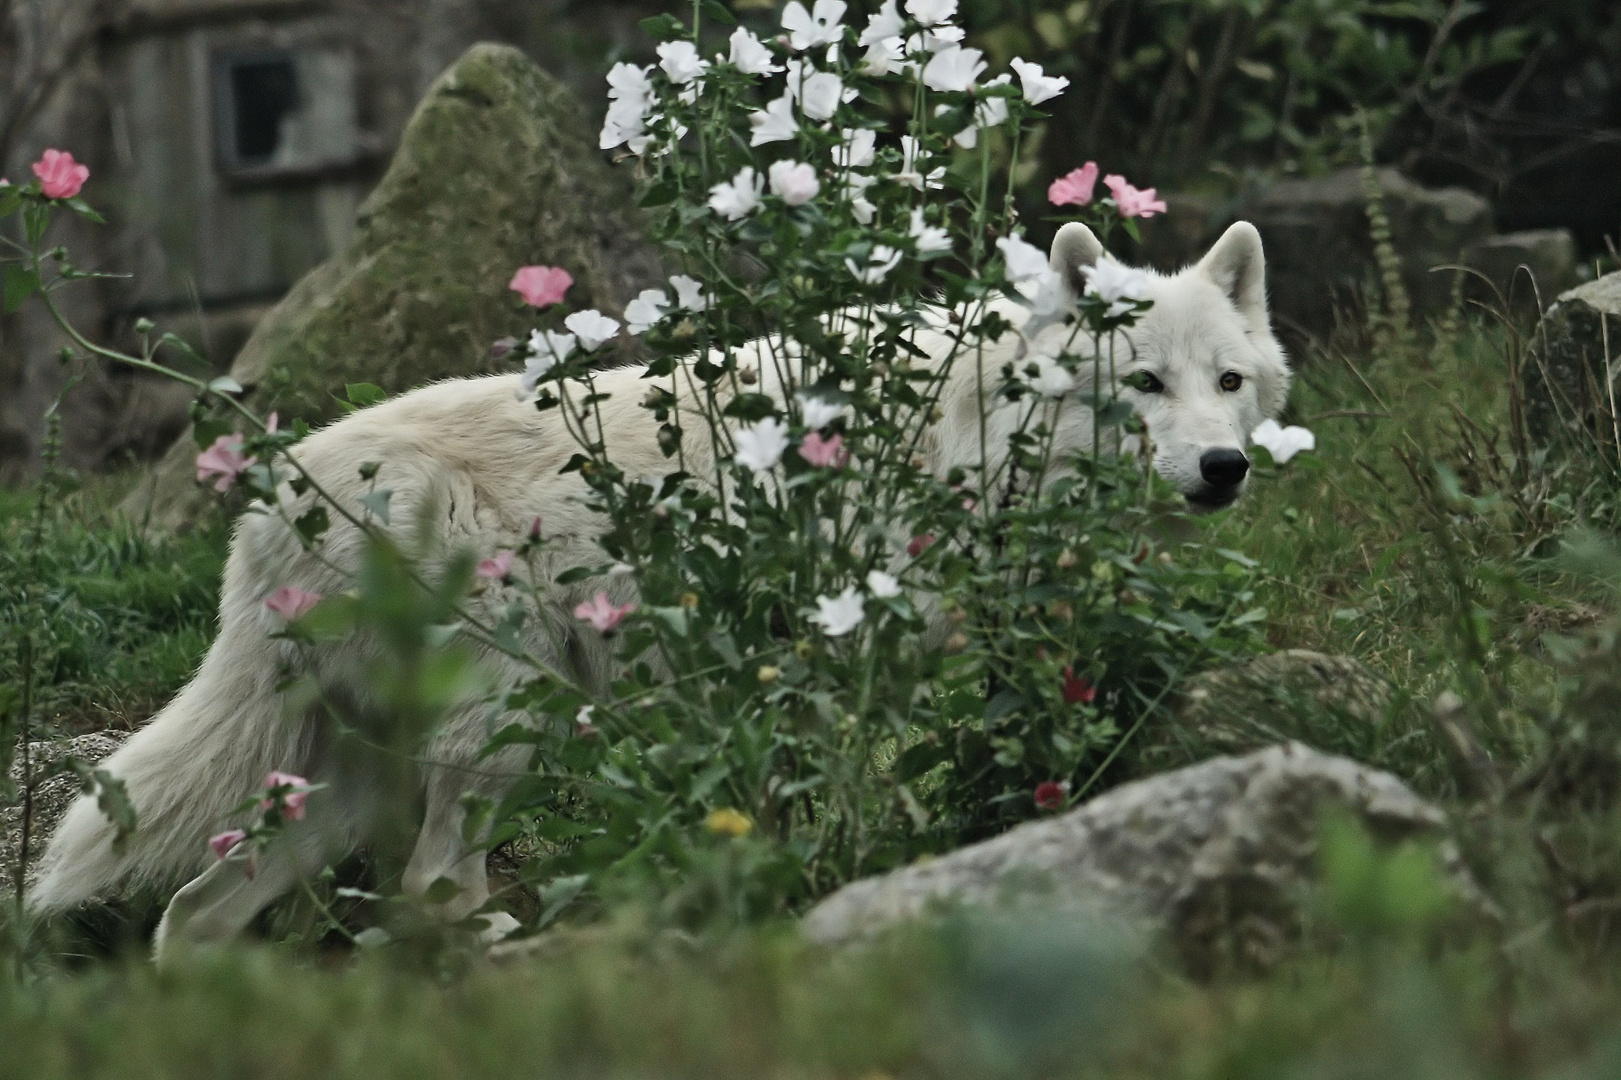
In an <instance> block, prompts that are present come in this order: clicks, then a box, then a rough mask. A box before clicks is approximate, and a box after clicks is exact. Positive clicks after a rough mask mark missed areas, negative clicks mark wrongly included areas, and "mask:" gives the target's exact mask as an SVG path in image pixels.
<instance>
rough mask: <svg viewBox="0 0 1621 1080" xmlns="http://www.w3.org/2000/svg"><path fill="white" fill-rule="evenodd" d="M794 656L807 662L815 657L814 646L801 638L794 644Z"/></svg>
mask: <svg viewBox="0 0 1621 1080" xmlns="http://www.w3.org/2000/svg"><path fill="white" fill-rule="evenodd" d="M794 655H795V656H797V657H799V658H800V659H801V660H809V659H810V658H811V657H812V656H814V655H816V646H814V645H812V644H811V643H810V642H808V641H806V640H804V639H803V638H801V639H800V640H799V641H796V642H794Z"/></svg>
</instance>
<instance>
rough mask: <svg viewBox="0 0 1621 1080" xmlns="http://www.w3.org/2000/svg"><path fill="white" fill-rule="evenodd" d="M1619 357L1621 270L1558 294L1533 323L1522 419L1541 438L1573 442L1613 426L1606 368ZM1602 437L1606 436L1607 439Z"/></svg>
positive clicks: (1608, 431)
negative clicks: (1534, 323) (1539, 319)
mask: <svg viewBox="0 0 1621 1080" xmlns="http://www.w3.org/2000/svg"><path fill="white" fill-rule="evenodd" d="M1617 356H1621V271H1617V272H1615V273H1613V274H1605V275H1604V276H1603V277H1601V278H1599V279H1598V280H1596V281H1589V282H1588V283H1587V284H1585V285H1578V286H1577V287H1576V288H1574V289H1571V290H1570V291H1568V292H1564V293H1561V294H1560V295H1559V299H1558V300H1557V301H1556V302H1555V303H1554V305H1553V306H1552V307H1550V308H1549V309H1548V312H1547V314H1545V315H1544V316H1543V317H1542V322H1541V323H1539V324H1538V326H1537V329H1536V333H1535V334H1534V335H1533V337H1532V340H1531V347H1530V349H1529V350H1528V356H1527V362H1526V365H1525V376H1524V378H1525V420H1526V426H1527V427H1528V428H1529V429H1530V431H1531V434H1532V435H1533V436H1535V437H1536V438H1537V439H1539V440H1542V441H1544V442H1551V441H1555V440H1558V439H1559V438H1561V437H1565V438H1571V439H1575V440H1576V444H1577V446H1578V447H1582V446H1585V442H1584V440H1586V439H1587V438H1589V437H1591V436H1592V434H1593V433H1594V432H1597V433H1599V434H1598V437H1600V438H1604V436H1605V435H1606V434H1608V433H1610V432H1611V431H1612V430H1613V418H1614V413H1615V409H1614V407H1613V405H1612V402H1613V401H1614V393H1613V391H1612V388H1611V387H1610V386H1609V385H1608V376H1607V368H1608V365H1610V364H1612V363H1613V361H1614V359H1615V358H1616V357H1617ZM1605 441H1606V442H1608V441H1609V440H1608V439H1606V440H1605Z"/></svg>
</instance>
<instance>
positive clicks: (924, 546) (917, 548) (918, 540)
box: [906, 533, 934, 559]
mask: <svg viewBox="0 0 1621 1080" xmlns="http://www.w3.org/2000/svg"><path fill="white" fill-rule="evenodd" d="M933 546H934V534H933V533H922V534H920V535H918V536H914V537H912V539H911V540H910V541H909V542H908V543H907V545H906V554H908V555H910V556H911V557H912V558H914V559H915V558H917V557H918V556H919V555H921V554H923V553H924V552H925V551H927V550H929V548H931V547H933Z"/></svg>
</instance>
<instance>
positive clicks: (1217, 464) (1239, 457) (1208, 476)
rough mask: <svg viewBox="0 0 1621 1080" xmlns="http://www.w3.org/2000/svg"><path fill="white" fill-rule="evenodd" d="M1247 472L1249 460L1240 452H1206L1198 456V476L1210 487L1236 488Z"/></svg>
mask: <svg viewBox="0 0 1621 1080" xmlns="http://www.w3.org/2000/svg"><path fill="white" fill-rule="evenodd" d="M1249 471H1250V459H1249V458H1247V457H1245V456H1244V452H1243V451H1242V450H1206V451H1205V452H1204V453H1203V454H1201V455H1199V475H1200V476H1202V477H1204V482H1205V483H1207V484H1209V485H1210V486H1211V487H1228V488H1230V487H1237V486H1238V485H1239V484H1242V483H1243V482H1244V477H1245V476H1247V475H1249Z"/></svg>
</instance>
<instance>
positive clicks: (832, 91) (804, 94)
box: [799, 71, 844, 120]
mask: <svg viewBox="0 0 1621 1080" xmlns="http://www.w3.org/2000/svg"><path fill="white" fill-rule="evenodd" d="M843 93H844V83H843V81H842V80H840V78H839V77H838V76H837V75H834V74H832V73H831V72H827V71H818V72H817V73H816V74H814V75H811V76H809V77H807V78H806V79H805V81H804V82H802V83H800V86H799V98H800V101H799V104H800V107H801V108H802V109H804V110H805V115H806V116H808V117H810V118H811V119H812V120H831V119H832V118H833V113H834V112H835V111H837V110H838V107H839V100H840V96H841V95H842V94H843Z"/></svg>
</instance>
